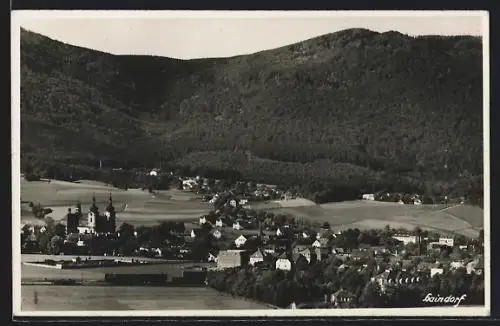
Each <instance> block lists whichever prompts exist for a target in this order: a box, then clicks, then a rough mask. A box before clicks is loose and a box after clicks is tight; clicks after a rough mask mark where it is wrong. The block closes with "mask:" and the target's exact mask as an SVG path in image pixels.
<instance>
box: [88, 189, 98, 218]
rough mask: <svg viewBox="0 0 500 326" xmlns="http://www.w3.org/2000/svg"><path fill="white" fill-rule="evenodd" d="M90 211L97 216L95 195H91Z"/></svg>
mask: <svg viewBox="0 0 500 326" xmlns="http://www.w3.org/2000/svg"><path fill="white" fill-rule="evenodd" d="M90 211H91V212H93V213H95V214H96V215H97V212H98V211H99V208H97V205H96V203H95V193H93V194H92V206H90Z"/></svg>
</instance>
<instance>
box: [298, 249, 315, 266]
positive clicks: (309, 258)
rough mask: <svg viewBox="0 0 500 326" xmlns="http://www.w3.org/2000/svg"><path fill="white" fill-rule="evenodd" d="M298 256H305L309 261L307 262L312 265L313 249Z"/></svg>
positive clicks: (303, 251)
mask: <svg viewBox="0 0 500 326" xmlns="http://www.w3.org/2000/svg"><path fill="white" fill-rule="evenodd" d="M297 254H299V255H302V256H304V257H305V258H306V259H307V262H308V263H311V258H312V256H313V252H312V250H311V249H309V248H306V249H304V250H301V251H299V252H298V253H297Z"/></svg>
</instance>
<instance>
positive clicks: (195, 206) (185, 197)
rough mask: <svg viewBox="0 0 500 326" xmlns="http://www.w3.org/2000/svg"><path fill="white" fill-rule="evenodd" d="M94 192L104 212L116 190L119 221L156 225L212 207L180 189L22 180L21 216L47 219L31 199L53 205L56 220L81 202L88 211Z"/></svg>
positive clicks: (31, 219) (194, 216) (27, 219)
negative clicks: (153, 191)
mask: <svg viewBox="0 0 500 326" xmlns="http://www.w3.org/2000/svg"><path fill="white" fill-rule="evenodd" d="M94 194H95V197H96V204H97V206H98V207H99V210H100V211H101V212H104V211H105V209H106V206H107V204H108V199H109V194H112V196H113V205H114V206H115V209H116V211H117V222H118V224H120V223H123V222H127V223H131V224H134V225H154V224H157V223H159V222H161V221H165V220H182V221H190V220H196V219H198V217H199V216H201V215H203V214H207V213H208V212H209V211H210V209H211V207H210V206H209V205H208V204H206V203H202V202H201V198H200V197H199V196H197V195H195V194H193V193H189V192H183V191H180V190H176V189H171V190H165V191H160V192H158V194H151V193H149V192H148V191H143V190H141V189H129V190H122V189H117V188H114V187H111V186H106V185H100V184H87V183H73V182H64V181H56V180H53V181H51V182H50V183H49V182H44V181H32V182H28V181H25V180H21V202H22V203H21V220H22V221H23V222H25V223H33V224H43V223H44V222H43V221H42V220H37V219H35V218H34V217H33V214H32V212H31V208H30V207H29V202H33V203H40V204H41V205H42V206H43V207H46V208H51V209H52V210H53V212H52V213H51V214H49V216H50V217H52V218H53V219H54V220H56V221H62V220H64V218H65V216H66V213H67V212H68V208H71V209H72V210H73V211H74V210H75V208H76V204H77V202H80V203H81V205H82V211H83V213H84V214H85V213H86V212H87V211H88V209H89V207H90V205H91V204H92V196H93V195H94Z"/></svg>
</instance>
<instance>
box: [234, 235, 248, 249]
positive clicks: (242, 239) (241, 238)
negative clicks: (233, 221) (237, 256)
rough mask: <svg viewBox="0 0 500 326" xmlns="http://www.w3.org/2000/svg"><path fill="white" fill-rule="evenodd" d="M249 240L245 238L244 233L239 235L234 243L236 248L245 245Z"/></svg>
mask: <svg viewBox="0 0 500 326" xmlns="http://www.w3.org/2000/svg"><path fill="white" fill-rule="evenodd" d="M246 242H247V238H245V237H244V236H243V235H240V236H239V237H237V238H236V240H234V244H235V245H236V248H240V247H242V246H244V245H245V243H246Z"/></svg>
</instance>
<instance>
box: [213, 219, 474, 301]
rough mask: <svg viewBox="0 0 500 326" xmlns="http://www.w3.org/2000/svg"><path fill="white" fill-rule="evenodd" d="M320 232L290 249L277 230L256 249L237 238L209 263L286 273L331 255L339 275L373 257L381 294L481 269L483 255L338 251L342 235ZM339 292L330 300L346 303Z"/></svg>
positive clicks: (361, 268) (445, 242)
mask: <svg viewBox="0 0 500 326" xmlns="http://www.w3.org/2000/svg"><path fill="white" fill-rule="evenodd" d="M322 231H323V232H318V234H317V235H316V238H315V239H313V240H314V241H312V243H311V241H309V242H307V244H300V241H298V242H297V241H295V244H294V245H291V248H290V247H289V245H287V242H286V241H284V242H282V241H279V240H280V239H283V237H284V233H285V232H283V231H282V230H281V229H279V228H278V229H277V230H276V236H274V237H268V241H262V242H261V245H259V246H258V247H257V248H256V249H248V248H245V243H246V242H247V241H248V238H247V237H245V236H244V235H240V236H238V237H237V238H236V239H235V240H234V247H235V249H230V250H222V251H220V252H219V253H218V255H215V254H211V255H210V256H211V257H210V260H211V261H214V262H216V264H217V267H216V268H217V269H226V268H234V267H244V266H254V267H255V268H263V269H273V270H274V269H275V270H282V271H285V272H288V271H291V270H293V269H296V268H302V267H304V266H307V265H309V264H311V263H313V262H314V261H322V260H324V259H327V258H328V257H331V256H332V255H333V256H335V257H336V258H338V259H340V260H341V261H342V262H343V263H342V265H340V266H339V268H338V271H339V272H342V271H343V270H346V269H349V268H353V267H354V268H355V269H356V270H357V271H358V272H359V273H365V272H366V270H367V268H370V267H369V266H368V264H367V263H366V262H367V261H368V260H369V259H372V258H374V259H375V261H376V262H377V264H376V265H375V267H373V266H371V268H373V271H370V272H371V273H372V277H371V281H372V282H376V283H378V284H379V285H380V288H381V289H382V291H385V289H386V287H387V285H390V284H393V285H398V284H411V283H419V282H423V281H424V280H426V279H428V278H429V277H433V276H434V275H436V274H443V273H444V272H445V271H446V270H456V269H458V268H464V269H465V270H466V272H467V274H472V273H475V274H481V273H482V272H483V269H484V260H483V258H482V256H479V257H478V258H475V259H469V260H457V261H453V260H451V261H443V262H437V261H436V262H428V261H427V260H425V259H423V260H422V261H420V262H419V263H418V264H416V265H415V264H414V261H412V260H409V259H403V257H402V256H400V255H399V254H398V253H397V252H390V250H389V249H387V248H385V247H381V246H360V247H359V248H357V249H350V250H348V249H345V248H338V247H335V246H333V245H331V243H332V242H331V238H332V237H336V236H338V235H341V234H342V232H337V233H335V232H332V231H329V230H322ZM303 236H304V237H305V236H306V235H305V234H304V235H303ZM394 238H395V239H397V240H399V241H401V242H402V243H404V244H409V243H416V242H417V241H418V239H417V236H414V235H410V234H407V235H404V234H396V235H394ZM269 240H271V241H269ZM430 244H439V245H440V246H443V247H454V245H455V244H454V239H453V238H451V237H440V238H439V239H438V241H435V242H430ZM466 247H467V246H465V247H463V246H461V249H462V250H467V248H466ZM387 257H389V261H390V262H391V263H390V264H389V266H386V267H383V266H385V265H384V264H382V263H381V262H382V261H383V260H384V259H385V258H387ZM418 258H425V257H424V256H421V257H418ZM342 293H343V292H339V293H336V294H334V295H333V297H332V298H335V300H337V301H338V300H340V299H339V298H343V299H342V300H347V299H346V298H348V297H349V296H347V297H346V296H344V295H342ZM332 298H327V300H333V299H332Z"/></svg>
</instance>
